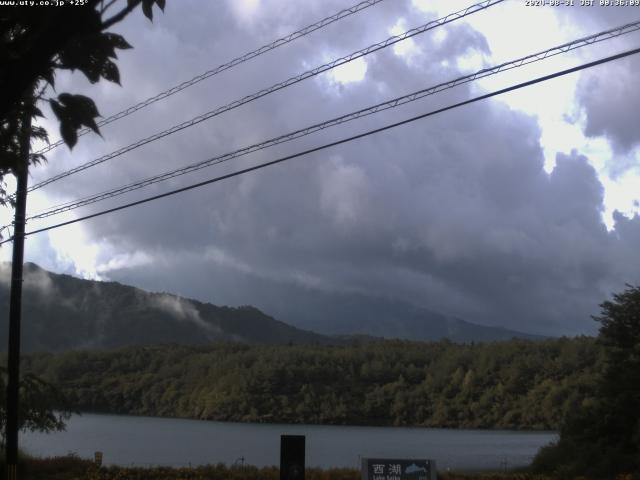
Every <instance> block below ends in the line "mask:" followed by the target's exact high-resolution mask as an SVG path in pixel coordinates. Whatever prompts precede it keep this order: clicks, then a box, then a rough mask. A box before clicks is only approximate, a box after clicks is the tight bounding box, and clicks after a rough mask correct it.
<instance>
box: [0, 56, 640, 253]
mask: <svg viewBox="0 0 640 480" xmlns="http://www.w3.org/2000/svg"><path fill="white" fill-rule="evenodd" d="M637 53H640V48H635V49H633V50H628V51H626V52H622V53H618V54H616V55H611V56H609V57H605V58H601V59H599V60H596V61H593V62H589V63H585V64H582V65H578V66H577V67H572V68H568V69H566V70H561V71H558V72H555V73H552V74H549V75H545V76H542V77H537V78H535V79H532V80H528V81H526V82H522V83H518V84H516V85H512V86H510V87H506V88H502V89H500V90H496V91H493V92H491V93H487V94H484V95H480V96H478V97H474V98H471V99H469V100H465V101H462V102H459V103H455V104H453V105H449V106H447V107H443V108H439V109H437V110H432V111H430V112H427V113H423V114H421V115H417V116H415V117H411V118H408V119H405V120H402V121H400V122H395V123H392V124H389V125H385V126H384V127H380V128H376V129H373V130H368V131H366V132H364V133H360V134H357V135H352V136H350V137H347V138H343V139H341V140H337V141H335V142H331V143H326V144H324V145H320V146H319V147H314V148H311V149H308V150H305V151H302V152H298V153H294V154H293V155H287V156H285V157H281V158H278V159H276V160H272V161H270V162H266V163H262V164H260V165H255V166H253V167H248V168H244V169H242V170H238V171H236V172H233V173H228V174H226V175H221V176H219V177H215V178H211V179H209V180H205V181H202V182H198V183H194V184H191V185H187V186H186V187H182V188H178V189H175V190H171V191H169V192H165V193H161V194H159V195H154V196H152V197H147V198H143V199H142V200H137V201H135V202H130V203H127V204H124V205H120V206H118V207H114V208H109V209H106V210H102V211H100V212H96V213H92V214H90V215H85V216H83V217H79V218H75V219H73V220H68V221H66V222H61V223H57V224H55V225H50V226H48V227H44V228H39V229H37V230H32V231H30V232H26V233H25V236H28V235H34V234H36V233H41V232H46V231H49V230H53V229H56V228H60V227H64V226H67V225H71V224H74V223H78V222H82V221H85V220H89V219H91V218H96V217H100V216H103V215H106V214H109V213H113V212H117V211H120V210H125V209H127V208H131V207H134V206H137V205H142V204H144V203H148V202H152V201H155V200H159V199H161V198H165V197H169V196H172V195H176V194H178V193H182V192H186V191H189V190H193V189H195V188H199V187H203V186H205V185H210V184H213V183H217V182H220V181H222V180H226V179H228V178H233V177H237V176H240V175H243V174H246V173H249V172H252V171H255V170H260V169H262V168H265V167H269V166H272V165H276V164H278V163H282V162H285V161H287V160H292V159H294V158H298V157H302V156H304V155H309V154H311V153H315V152H319V151H321V150H325V149H327V148H331V147H335V146H337V145H342V144H344V143H348V142H351V141H354V140H358V139H361V138H365V137H368V136H370V135H374V134H376V133H380V132H383V131H385V130H389V129H392V128H395V127H399V126H401V125H406V124H408V123H411V122H415V121H416V120H420V119H423V118H427V117H431V116H433V115H437V114H440V113H443V112H446V111H448V110H453V109H455V108H458V107H461V106H464V105H469V104H472V103H475V102H478V101H480V100H485V99H487V98H491V97H495V96H497V95H502V94H504V93H508V92H512V91H514V90H519V89H521V88H525V87H529V86H531V85H535V84H537V83H541V82H545V81H548V80H551V79H554V78H558V77H561V76H563V75H568V74H570V73H574V72H578V71H580V70H584V69H587V68H591V67H595V66H597V65H602V64H604V63H608V62H611V61H613V60H618V59H621V58H624V57H628V56H631V55H635V54H637ZM11 241H13V237H12V238H8V239H6V240H4V241H2V242H0V245H2V244H4V243H7V242H11Z"/></svg>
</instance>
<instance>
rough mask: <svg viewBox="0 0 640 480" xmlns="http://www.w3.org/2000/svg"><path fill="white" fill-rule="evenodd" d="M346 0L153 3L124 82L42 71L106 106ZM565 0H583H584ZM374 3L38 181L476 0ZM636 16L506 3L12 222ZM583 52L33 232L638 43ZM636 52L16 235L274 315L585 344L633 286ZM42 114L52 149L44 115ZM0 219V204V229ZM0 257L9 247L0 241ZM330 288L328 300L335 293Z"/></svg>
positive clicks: (168, 286) (121, 162) (48, 250)
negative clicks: (337, 316) (366, 304)
mask: <svg viewBox="0 0 640 480" xmlns="http://www.w3.org/2000/svg"><path fill="white" fill-rule="evenodd" d="M354 3H355V1H353V2H350V1H347V0H306V1H305V2H299V1H293V0H289V1H287V0H224V1H223V0H220V1H216V2H213V1H212V2H202V1H198V0H180V1H179V2H177V1H170V2H167V7H166V10H165V13H164V14H162V13H160V12H159V11H156V14H155V15H154V21H153V22H149V21H148V20H147V19H146V18H145V17H144V16H143V15H142V14H141V12H135V13H134V14H132V15H130V16H129V17H128V18H127V19H126V20H125V21H124V22H122V23H121V24H119V25H118V26H117V27H116V28H114V31H117V32H118V33H121V34H122V35H124V37H125V38H126V39H127V41H128V42H129V43H130V44H131V45H133V46H134V48H133V49H131V50H127V51H122V52H121V53H120V54H119V60H118V66H119V68H120V72H121V78H122V86H118V85H115V84H109V83H107V82H100V83H98V84H95V85H91V84H89V82H88V81H87V80H86V79H85V78H84V77H83V76H82V75H81V74H79V73H75V74H71V73H68V72H62V73H59V74H58V75H57V78H56V89H57V92H64V91H68V92H71V93H82V94H86V95H90V96H91V97H92V98H93V99H94V100H95V101H96V104H97V106H98V109H99V111H100V112H101V113H102V115H103V116H108V115H110V114H112V113H115V112H118V111H120V110H122V109H123V108H126V107H128V106H130V105H132V104H134V103H137V102H139V101H142V100H144V99H146V98H148V97H150V96H153V95H155V94H156V93H158V92H160V91H163V90H166V89H167V88H170V87H172V86H174V85H176V84H179V83H181V82H182V81H185V80H188V79H190V78H192V77H194V76H196V75H198V74H200V73H202V72H204V71H206V70H209V69H211V68H213V67H215V66H217V65H219V64H222V63H225V62H227V61H229V60H231V59H232V58H234V57H237V56H239V55H242V54H243V53H245V52H248V51H250V50H253V49H255V48H257V47H259V46H261V45H263V44H266V43H269V42H271V41H272V40H275V39H276V38H278V37H280V36H283V35H286V34H288V33H290V32H292V31H294V30H296V29H298V28H300V27H302V26H305V25H307V24H310V23H313V22H315V21H317V20H319V19H321V18H323V17H325V16H328V15H330V14H333V13H335V12H337V11H339V10H341V9H343V8H346V7H348V6H351V5H352V4H354ZM574 3H577V4H579V3H580V2H579V1H578V0H576V1H575V2H574ZM471 4H472V2H469V1H466V2H465V1H458V0H384V1H383V2H381V3H379V4H377V5H375V6H373V7H370V8H368V9H365V10H363V11H361V12H359V13H358V14H355V15H352V16H350V17H347V18H345V19H343V20H341V21H339V22H336V23H334V24H332V25H330V26H328V27H326V28H323V29H321V30H319V31H316V32H314V33H312V34H310V35H308V36H306V37H304V38H301V39H298V40H296V41H294V42H292V43H290V44H288V45H286V46H284V47H281V48H278V49H276V50H273V51H271V52H269V53H267V54H265V55H262V56H260V57H258V58H256V59H254V60H251V61H249V62H246V63H243V64H241V65H239V66H237V67H236V68H233V69H230V70H228V71H226V72H223V73H222V74H219V75H216V76H214V77H212V78H210V79H207V80H205V81H203V82H200V83H198V84H197V85H195V86H193V87H191V88H188V89H186V90H185V91H183V92H180V93H178V94H176V95H174V96H172V97H170V98H168V99H166V100H164V101H161V102H158V103H156V104H154V105H153V106H151V107H149V108H146V109H144V110H142V111H139V112H137V113H135V114H133V115H131V116H129V117H127V118H125V119H122V120H120V121H118V122H114V123H113V124H111V125H108V126H105V127H103V129H102V137H100V136H97V135H92V134H91V135H86V136H84V137H82V138H81V139H80V141H79V143H78V145H77V146H76V147H75V148H74V149H73V150H72V151H70V150H69V149H68V148H67V147H66V146H63V147H60V148H57V149H55V150H53V151H51V152H50V153H49V154H48V161H47V163H46V164H44V165H42V166H38V167H36V168H33V169H32V171H31V178H30V182H31V183H32V184H33V183H35V182H37V181H41V180H44V179H46V178H48V177H50V176H52V175H54V174H57V173H60V172H63V171H65V170H66V169H68V168H71V167H73V166H76V165H79V164H82V163H84V162H86V161H90V160H92V159H94V158H97V157H99V156H101V155H104V154H106V153H109V152H111V151H113V150H115V149H117V148H120V147H122V146H125V145H128V144H130V143H132V142H135V141H136V140H138V139H140V138H143V137H146V136H148V135H151V134H154V133H156V132H158V131H161V130H164V129H166V128H168V127H170V126H172V125H175V124H177V123H181V122H183V121H185V120H188V119H191V118H193V117H195V116H197V115H199V114H201V113H203V112H206V111H209V110H212V109H214V108H216V107H218V106H221V105H224V104H227V103H229V102H231V101H233V100H235V99H238V98H241V97H244V96H245V95H248V94H251V93H254V92H256V91H258V90H261V89H262V88H265V87H268V86H270V85H272V84H275V83H277V82H280V81H282V80H284V79H287V78H289V77H291V76H294V75H297V74H298V73H301V72H303V71H306V70H308V69H310V68H313V67H315V66H318V65H321V64H323V63H326V62H329V61H331V60H333V59H335V58H338V57H341V56H344V55H347V54H349V53H351V52H353V51H355V50H359V49H361V48H363V47H366V46H368V45H370V44H373V43H375V42H378V41H381V40H384V39H386V38H387V37H389V36H390V35H396V34H400V33H402V32H403V31H405V30H408V29H410V28H413V27H417V26H419V25H422V24H424V23H426V22H428V21H429V20H433V19H436V18H440V17H442V16H444V15H447V14H448V13H451V12H453V11H456V10H459V9H462V8H465V7H466V6H468V5H471ZM635 20H640V7H598V6H593V7H586V6H579V5H575V6H573V7H551V6H548V5H547V6H542V7H531V6H526V3H525V1H524V0H522V1H520V0H507V1H506V2H503V3H501V4H498V5H495V6H493V7H491V8H489V9H487V10H486V11H483V12H479V13H476V14H474V15H471V16H469V17H468V18H465V19H464V20H459V21H456V22H452V23H450V24H448V25H445V26H442V27H438V28H437V29H434V30H432V31H429V32H426V33H423V34H421V35H417V36H415V37H413V38H412V39H409V40H405V41H403V42H401V43H399V44H396V45H395V46H393V47H389V48H386V49H383V50H381V51H378V52H375V53H373V54H371V55H368V56H366V57H364V58H361V59H358V60H356V61H353V62H351V63H350V64H347V65H344V66H342V67H339V68H337V69H335V70H332V71H330V72H326V73H323V74H321V75H319V76H316V77H314V78H311V79H308V80H305V81H303V82H301V83H299V84H297V85H294V86H291V87H288V88H286V89H283V90H281V91H279V92H276V93H273V94H271V95H268V96H266V97H263V98H261V99H259V100H257V101H255V102H251V103H249V104H247V105H244V106H242V107H240V108H237V109H234V110H232V111H230V112H227V113H225V114H223V115H221V116H218V117H215V118H213V119H210V120H208V121H205V122H202V123H200V124H199V125H196V126H194V127H191V128H188V129H185V130H183V131H181V132H180V133H176V134H174V135H171V136H168V137H166V138H164V139H162V140H159V141H157V142H153V143H151V144H148V145H146V146H144V147H141V148H139V149H136V150H135V151H133V152H130V153H128V154H125V155H123V156H120V157H118V158H115V159H113V160H111V161H109V162H106V163H104V164H102V165H100V166H97V167H94V168H91V169H89V170H86V171H85V172H82V173H79V174H76V175H73V176H70V177H67V178H66V179H64V180H61V181H58V182H55V183H52V184H51V185H49V186H47V187H45V188H43V189H40V190H37V191H34V192H33V193H31V194H30V196H29V200H28V211H29V212H37V211H40V210H42V209H45V208H47V207H48V206H50V205H55V204H58V203H61V202H66V201H69V200H73V199H76V198H80V197H83V196H86V195H89V194H91V193H94V192H98V191H103V190H106V189H109V188H112V187H116V186H119V185H122V184H126V183H129V182H132V181H135V180H138V179H140V178H144V177H147V176H150V175H154V174H157V173H161V172H163V171H166V170H170V169H173V168H176V167H179V166H183V165H188V164H191V163H195V162H198V161H201V160H204V159H207V158H210V157H213V156H216V155H220V154H222V153H226V152H228V151H231V150H235V149H237V148H241V147H243V146H246V145H250V144H253V143H256V142H260V141H262V140H266V139H269V138H271V137H274V136H277V135H280V134H283V133H287V132H290V131H293V130H296V129H298V128H301V127H304V126H307V125H311V124H313V123H316V122H319V121H323V120H326V119H330V118H333V117H336V116H338V115H342V114H345V113H349V112H352V111H354V110H357V109H360V108H364V107H367V106H370V105H373V104H375V103H378V102H382V101H385V100H388V99H391V98H394V97H397V96H400V95H404V94H407V93H410V92H412V91H416V90H419V89H422V88H425V87H429V86H432V85H435V84H438V83H440V82H443V81H447V80H451V79H454V78H457V77H459V76H461V75H466V74H469V73H473V72H475V71H477V70H479V69H482V68H486V67H490V66H492V65H496V64H499V63H502V62H506V61H509V60H512V59H515V58H518V57H521V56H524V55H527V54H530V53H534V52H537V51H541V50H544V49H547V48H550V47H553V46H556V45H559V44H561V43H564V42H567V41H570V40H573V39H577V38H581V37H584V36H586V35H590V34H593V33H597V32H599V31H602V30H606V29H609V28H613V27H616V26H619V25H622V24H625V23H628V22H631V21H635ZM639 44H640V34H639V33H633V34H630V35H626V36H624V37H621V38H617V39H613V40H610V41H607V42H602V43H599V44H596V45H591V46H588V47H584V48H581V49H578V50H575V51H573V52H570V53H567V54H564V55H559V56H557V57H554V58H551V59H547V60H544V61H542V62H538V63H535V64H532V65H529V66H525V67H522V68H519V69H515V70H512V71H509V72H505V73H502V74H500V75H496V76H492V77H488V78H485V79H482V80H480V81H477V82H474V83H470V84H466V85H462V86H458V87H456V88H454V89H451V90H448V91H446V92H442V93H439V94H437V95H434V96H430V97H427V98H425V99H422V100H419V101H417V102H413V103H411V104H408V105H405V106H403V107H399V108H397V109H393V110H389V111H385V112H382V113H378V114H376V115H372V116H369V117H367V118H365V119H360V120H358V121H355V122H350V123H349V124H345V125H342V126H339V127H333V128H330V129H326V130H324V131H322V132H319V133H316V134H313V135H310V136H308V137H304V138H302V139H298V140H295V141H293V142H290V143H287V144H284V145H280V146H277V147H273V148H269V149H266V150H263V151H261V152H258V153H255V154H252V155H249V156H246V157H243V158H239V159H234V160H232V161H230V162H226V163H225V164H221V165H217V166H215V167H211V168H208V169H204V170H200V171H198V172H196V173H193V174H190V175H185V176H183V177H179V178H176V179H173V180H170V181H167V182H163V183H160V184H157V185H154V186H152V187H148V188H146V189H144V190H140V191H137V192H135V193H130V194H127V195H124V196H122V197H119V198H117V199H113V200H110V201H107V202H101V203H98V204H96V205H93V206H90V207H84V208H82V209H78V210H75V211H72V212H67V213H65V214H61V215H59V216H56V217H52V218H49V219H46V220H43V221H38V222H31V223H30V224H29V225H28V227H27V230H32V229H35V228H39V227H43V226H46V225H49V224H53V223H57V222H60V221H65V220H70V219H73V218H76V217H79V216H82V215H86V214H88V213H92V212H95V211H98V210H101V209H103V208H107V207H111V206H116V205H119V204H122V203H125V202H127V201H133V200H136V199H139V198H143V197H146V196H149V195H152V194H157V193H161V192H164V191H167V190H169V189H172V188H178V187H180V186H184V185H187V184H190V183H194V182H197V181H201V180H204V179H208V178H212V177H214V176H218V175H220V174H224V173H229V172H232V171H235V170H238V169H240V168H243V167H246V166H250V165H255V164H259V163H261V162H265V161H269V160H272V159H275V158H278V157H280V156H283V155H289V154H292V153H295V152H298V151H302V150H305V149H307V148H312V147H314V146H318V145H322V144H324V143H328V142H331V141H335V140H338V139H340V138H343V137H347V136H349V135H354V134H357V133H360V132H363V131H366V130H370V129H373V128H378V127H381V126H384V125H386V124H388V123H392V122H394V121H399V120H402V119H405V118H408V117H411V116H414V115H418V114H420V113H424V112H427V111H430V110H434V109H436V108H441V107H444V106H447V105H450V104H452V103H456V102H459V101H463V100H466V99H468V98H471V97H473V96H477V95H481V94H483V93H487V92H490V91H493V90H496V89H499V88H503V87H506V86H509V85H512V84H514V83H518V82H522V81H524V80H527V79H530V78H533V77H536V76H540V75H545V74H548V73H552V72H554V71H556V70H560V69H563V68H569V67H571V66H575V65H578V64H581V63H585V62H587V61H591V60H594V59H597V58H601V57H605V56H608V55H611V54H613V53H617V52H621V51H624V50H628V49H631V48H636V47H637V46H638V45H639ZM639 70H640V57H638V56H633V57H630V58H627V59H623V60H618V61H616V62H613V63H608V64H606V65H603V66H599V67H595V68H593V69H590V70H587V71H583V72H581V73H577V74H572V75H569V76H565V77H561V78H558V79H555V80H552V81H549V82H545V83H543V84H540V85H537V86H533V87H529V88H526V89H522V90H519V91H517V92H512V93H509V94H506V95H503V96H499V97H494V98H492V99H489V100H486V101H482V102H477V103H474V104H472V105H469V106H465V107H461V108H458V109H455V110H452V111H448V112H445V113H442V114H439V115H436V116H433V117H429V118H427V119H423V120H420V121H417V122H413V123H411V124H408V125H405V126H402V127H398V128H395V129H393V130H388V131H386V132H382V133H380V134H376V135H375V136H371V137H367V138H366V139H361V140H358V141H354V142H350V143H347V144H343V145H340V146H337V147H334V148H330V149H326V150H323V151H321V152H317V153H314V154H311V155H306V156H303V157H300V158H297V159H295V160H291V161H289V162H286V163H284V164H280V165H277V166H273V167H269V168H266V169H262V170H259V171H256V172H252V173H249V174H246V175H242V176H240V177H236V178H233V179H230V180H227V181H224V182H220V183H217V184H215V185H210V186H207V187H204V188H200V189H197V190H193V191H190V192H187V193H183V194H180V195H177V196H174V197H170V198H165V199H163V200H159V201H156V202H152V203H150V204H146V205H143V206H138V207H134V208H131V209H128V210H125V211H121V212H118V213H114V214H110V215H108V216H103V217H99V218H97V219H93V220H89V221H86V222H81V223H76V224H74V225H71V226H67V227H63V228H60V229H56V230H51V231H49V232H47V233H42V234H37V235H34V236H31V237H28V239H27V242H26V254H25V255H26V260H28V261H33V262H36V263H38V264H39V265H41V266H42V267H44V268H47V269H49V270H52V271H55V272H61V273H69V274H73V275H77V276H81V277H84V278H91V279H100V280H114V281H120V282H122V283H128V284H131V285H135V286H138V287H141V288H145V289H148V290H152V291H167V292H172V293H176V294H179V295H182V296H185V297H192V298H197V299H199V300H202V301H207V302H212V303H215V304H220V305H247V304H251V305H256V306H258V307H259V308H262V309H263V310H265V311H266V312H267V313H269V312H270V311H273V309H274V308H275V307H274V306H275V305H280V306H282V305H285V306H286V304H287V301H288V300H287V299H288V298H292V296H296V295H298V294H299V292H302V291H304V293H305V296H313V295H314V294H315V293H317V294H318V295H322V296H323V297H322V298H330V296H331V295H333V294H335V295H356V294H357V295H359V297H358V298H360V299H361V301H366V299H367V297H382V298H386V299H390V300H393V301H398V302H407V303H410V304H412V305H416V306H421V307H425V308H428V309H430V310H433V311H437V312H440V313H442V314H444V315H447V316H455V317H458V318H463V319H465V320H467V321H470V322H475V323H480V324H484V325H492V326H502V327H506V328H511V329H516V330H521V331H525V332H530V333H539V334H544V335H577V334H592V333H594V332H595V331H596V330H597V324H596V323H595V322H594V321H593V320H592V319H591V315H596V314H598V313H599V307H598V305H599V304H600V303H601V302H602V301H604V300H606V299H609V298H610V297H611V295H612V293H614V292H619V291H622V290H623V289H624V288H625V284H632V285H638V284H640V253H638V248H637V245H639V244H640V188H638V187H640V128H638V124H639V113H638V105H640V91H639V90H638V88H637V81H635V80H636V78H637V74H638V71H639ZM47 117H48V118H47V119H45V120H44V121H43V125H44V126H45V127H46V128H47V129H48V130H49V131H50V136H51V138H52V139H54V140H57V138H58V133H57V131H58V130H57V129H58V127H57V124H56V122H55V121H53V120H52V115H51V114H50V113H49V114H48V115H47ZM10 215H11V212H10V211H8V210H5V211H3V212H2V220H3V223H7V222H8V221H10ZM0 254H1V255H2V258H3V259H5V260H8V259H10V256H11V249H10V248H8V247H7V246H6V245H5V246H3V247H2V249H1V250H0ZM327 295H328V296H327Z"/></svg>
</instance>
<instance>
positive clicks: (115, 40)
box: [104, 32, 133, 50]
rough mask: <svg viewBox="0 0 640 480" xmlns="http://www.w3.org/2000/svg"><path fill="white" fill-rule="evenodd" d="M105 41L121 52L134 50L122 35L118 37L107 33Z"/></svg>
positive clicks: (115, 34)
mask: <svg viewBox="0 0 640 480" xmlns="http://www.w3.org/2000/svg"><path fill="white" fill-rule="evenodd" d="M104 37H105V39H106V40H107V41H108V42H110V43H111V45H113V46H114V47H115V48H118V49H120V50H127V49H129V48H133V47H132V46H131V45H130V44H129V42H127V41H126V40H125V39H124V37H123V36H122V35H118V34H117V33H110V32H107V33H105V34H104Z"/></svg>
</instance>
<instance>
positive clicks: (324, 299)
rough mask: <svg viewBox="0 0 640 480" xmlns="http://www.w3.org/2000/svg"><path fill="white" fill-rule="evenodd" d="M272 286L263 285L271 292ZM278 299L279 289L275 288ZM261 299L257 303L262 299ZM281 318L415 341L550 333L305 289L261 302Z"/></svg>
mask: <svg viewBox="0 0 640 480" xmlns="http://www.w3.org/2000/svg"><path fill="white" fill-rule="evenodd" d="M266 288H268V287H267V286H266V285H265V286H263V288H262V289H261V290H262V291H265V290H266ZM271 297H272V298H278V295H277V292H271ZM256 303H257V302H256ZM257 304H258V305H259V306H260V308H262V309H263V310H265V311H268V312H269V313H271V314H272V315H274V316H275V317H276V318H279V319H281V320H282V321H284V322H287V323H288V324H291V325H295V326H296V327H299V328H304V329H308V330H313V331H314V332H318V333H322V334H324V335H372V336H374V337H383V338H400V339H406V340H413V341H427V342H428V341H437V340H441V339H444V338H448V339H449V340H451V341H453V342H458V343H465V342H489V341H497V340H510V339H512V338H521V339H527V340H541V339H543V338H544V337H542V336H539V335H533V334H528V333H523V332H519V331H516V330H508V329H506V328H502V327H492V326H486V325H479V324H476V323H471V322H467V321H465V320H461V319H459V318H455V317H451V316H446V315H443V314H441V313H438V312H434V311H432V310H429V309H426V308H421V307H418V306H415V305H412V304H410V303H406V302H401V301H395V300H391V299H387V298H381V297H373V296H367V295H362V294H340V293H326V292H325V293H322V292H318V291H312V290H310V289H305V288H299V289H297V290H295V292H290V294H289V295H288V296H287V302H286V303H276V302H274V303H270V302H261V303H257Z"/></svg>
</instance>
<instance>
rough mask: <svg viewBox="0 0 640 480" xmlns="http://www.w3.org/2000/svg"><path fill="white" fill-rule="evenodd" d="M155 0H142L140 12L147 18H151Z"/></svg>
mask: <svg viewBox="0 0 640 480" xmlns="http://www.w3.org/2000/svg"><path fill="white" fill-rule="evenodd" d="M154 3H155V0H142V13H144V16H145V17H147V18H148V19H149V20H153V4H154Z"/></svg>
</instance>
